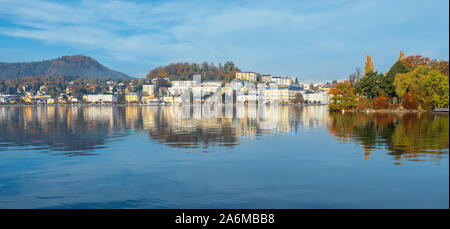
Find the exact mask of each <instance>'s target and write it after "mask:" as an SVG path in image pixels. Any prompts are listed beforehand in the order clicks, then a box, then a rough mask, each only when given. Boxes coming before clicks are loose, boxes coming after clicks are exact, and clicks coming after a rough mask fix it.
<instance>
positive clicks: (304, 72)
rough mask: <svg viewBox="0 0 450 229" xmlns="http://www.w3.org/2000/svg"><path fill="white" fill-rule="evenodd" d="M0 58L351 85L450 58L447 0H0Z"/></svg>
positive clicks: (144, 71) (134, 71) (133, 70)
mask: <svg viewBox="0 0 450 229" xmlns="http://www.w3.org/2000/svg"><path fill="white" fill-rule="evenodd" d="M0 6H1V7H0V61H1V62H24V61H35V60H43V59H53V58H56V57H59V56H63V55H76V54H83V55H87V56H91V57H93V58H94V59H96V60H98V61H99V62H100V63H102V64H104V65H105V66H107V67H110V68H112V69H115V70H118V71H122V72H124V73H127V74H129V75H131V76H135V77H143V76H145V74H147V73H148V72H149V71H150V70H151V69H152V68H154V67H157V66H161V65H166V64H169V63H172V62H198V63H201V62H203V61H208V62H214V63H215V64H216V65H217V64H218V63H219V62H222V63H224V62H226V61H227V60H231V61H233V62H234V63H235V64H236V65H238V66H239V67H240V68H241V69H242V70H244V71H255V72H259V73H263V74H272V75H287V76H292V77H298V78H299V79H300V80H324V79H326V80H332V79H343V78H347V76H348V75H349V74H351V73H352V72H354V69H355V67H361V68H362V67H363V65H364V60H365V55H366V54H370V55H372V59H373V61H374V65H375V68H376V69H377V70H379V71H382V72H386V71H387V70H388V69H389V67H390V66H391V65H392V64H393V63H394V62H395V61H396V59H397V57H398V53H399V51H400V50H403V51H404V52H405V54H406V55H411V54H422V55H425V56H429V57H431V58H433V59H445V60H448V59H449V45H448V44H449V1H448V0H431V1H423V0H421V1H416V0H409V1H384V0H377V1H373V0H358V1H350V0H333V1H331V0H330V1H325V0H314V1H313V0H311V1H300V0H293V1H102V0H100V1H88V0H86V1H49V0H29V1H10V0H0Z"/></svg>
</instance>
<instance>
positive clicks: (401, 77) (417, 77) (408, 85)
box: [394, 66, 430, 97]
mask: <svg viewBox="0 0 450 229" xmlns="http://www.w3.org/2000/svg"><path fill="white" fill-rule="evenodd" d="M429 71H430V67H428V66H421V67H418V68H416V69H415V70H414V71H412V72H408V73H399V74H396V75H395V80H394V85H395V92H396V93H397V95H399V96H400V97H403V95H404V94H405V93H406V92H411V93H412V94H413V95H414V96H419V95H420V94H422V93H423V91H422V90H421V89H423V80H424V78H425V76H426V75H427V74H428V72H429Z"/></svg>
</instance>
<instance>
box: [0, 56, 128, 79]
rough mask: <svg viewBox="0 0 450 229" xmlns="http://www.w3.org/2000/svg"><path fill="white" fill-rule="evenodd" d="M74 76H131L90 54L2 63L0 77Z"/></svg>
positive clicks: (126, 77) (114, 77)
mask: <svg viewBox="0 0 450 229" xmlns="http://www.w3.org/2000/svg"><path fill="white" fill-rule="evenodd" d="M37 75H45V76H73V77H79V78H106V77H107V76H110V77H111V78H112V79H118V78H122V79H129V78H131V77H130V76H128V75H126V74H124V73H121V72H118V71H114V70H111V69H109V68H107V67H105V66H103V65H101V64H100V63H98V62H97V61H96V60H94V59H92V58H91V57H88V56H83V55H75V56H63V57H59V58H57V59H53V60H44V61H36V62H23V63H0V79H11V78H17V77H27V76H37Z"/></svg>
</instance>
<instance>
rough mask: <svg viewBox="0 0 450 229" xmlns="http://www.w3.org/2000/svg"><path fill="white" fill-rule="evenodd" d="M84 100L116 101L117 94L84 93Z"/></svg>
mask: <svg viewBox="0 0 450 229" xmlns="http://www.w3.org/2000/svg"><path fill="white" fill-rule="evenodd" d="M83 101H86V102H88V103H115V102H117V96H115V95H111V94H97V95H83Z"/></svg>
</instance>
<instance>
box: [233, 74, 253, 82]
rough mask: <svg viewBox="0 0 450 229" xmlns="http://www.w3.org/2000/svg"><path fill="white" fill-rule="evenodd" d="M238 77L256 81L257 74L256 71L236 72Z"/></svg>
mask: <svg viewBox="0 0 450 229" xmlns="http://www.w3.org/2000/svg"><path fill="white" fill-rule="evenodd" d="M236 79H239V80H248V81H252V82H256V79H257V74H256V73H254V72H236Z"/></svg>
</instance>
